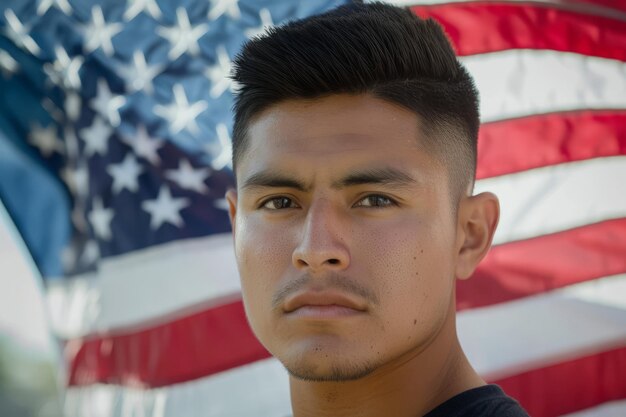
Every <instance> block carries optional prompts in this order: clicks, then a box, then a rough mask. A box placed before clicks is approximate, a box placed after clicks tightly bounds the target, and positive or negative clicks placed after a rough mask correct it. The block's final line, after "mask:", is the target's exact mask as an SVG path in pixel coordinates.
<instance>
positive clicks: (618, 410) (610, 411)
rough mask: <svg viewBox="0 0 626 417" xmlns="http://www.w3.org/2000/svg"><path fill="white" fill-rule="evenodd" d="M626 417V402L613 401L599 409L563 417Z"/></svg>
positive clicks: (590, 409)
mask: <svg viewBox="0 0 626 417" xmlns="http://www.w3.org/2000/svg"><path fill="white" fill-rule="evenodd" d="M624 416H626V400H622V401H612V402H610V403H605V404H602V405H599V406H597V407H593V408H588V409H586V410H582V411H579V412H577V413H572V414H567V415H564V416H562V417H624Z"/></svg>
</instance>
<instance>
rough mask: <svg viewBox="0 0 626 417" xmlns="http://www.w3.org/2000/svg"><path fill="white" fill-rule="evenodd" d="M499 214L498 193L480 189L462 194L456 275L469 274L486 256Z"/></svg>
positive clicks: (463, 276) (460, 277)
mask: <svg viewBox="0 0 626 417" xmlns="http://www.w3.org/2000/svg"><path fill="white" fill-rule="evenodd" d="M499 217H500V203H499V202H498V197H496V196H495V195H494V194H492V193H481V194H478V195H475V196H471V197H465V198H464V199H463V200H462V201H461V203H460V205H459V212H458V227H457V248H458V257H457V264H456V277H457V278H459V279H467V278H469V277H470V276H471V275H472V273H473V272H474V270H475V269H476V266H477V265H478V263H479V262H480V261H481V260H482V259H483V258H484V257H485V255H486V254H487V252H488V251H489V248H490V247H491V241H492V240H493V235H494V233H495V232H496V226H497V225H498V219H499Z"/></svg>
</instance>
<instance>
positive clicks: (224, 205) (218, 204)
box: [213, 198, 230, 211]
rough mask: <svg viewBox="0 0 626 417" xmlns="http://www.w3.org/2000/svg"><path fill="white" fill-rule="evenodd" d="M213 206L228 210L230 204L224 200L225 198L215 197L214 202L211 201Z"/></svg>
mask: <svg viewBox="0 0 626 417" xmlns="http://www.w3.org/2000/svg"><path fill="white" fill-rule="evenodd" d="M213 207H215V208H216V209H219V210H224V211H228V210H229V209H230V206H229V205H228V201H226V199H225V198H218V199H216V200H215V202H214V203H213Z"/></svg>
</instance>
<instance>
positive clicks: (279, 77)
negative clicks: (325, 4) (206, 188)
mask: <svg viewBox="0 0 626 417" xmlns="http://www.w3.org/2000/svg"><path fill="white" fill-rule="evenodd" d="M232 78H233V80H234V81H236V82H237V84H238V91H237V95H236V97H235V104H234V108H233V110H234V126H233V169H236V166H237V161H239V160H240V159H241V157H242V155H243V153H244V151H245V149H246V140H247V139H246V135H247V128H248V125H249V123H250V122H251V119H252V118H253V117H254V116H255V115H258V114H259V113H260V112H262V111H263V110H265V109H267V108H268V107H270V106H272V105H275V104H278V103H280V102H282V101H285V100H289V99H314V98H321V97H324V96H328V95H332V94H370V95H371V96H373V97H376V98H380V99H383V100H386V101H389V102H391V103H395V104H398V105H400V106H402V107H405V108H408V109H409V110H411V111H413V112H415V113H416V114H417V115H419V116H420V118H421V122H420V127H421V129H422V130H421V131H422V133H423V135H424V137H425V142H426V143H425V145H426V147H427V149H429V150H431V151H432V152H434V153H435V154H436V155H438V156H440V159H441V161H442V162H443V163H444V164H445V165H446V166H447V168H448V171H449V173H450V179H451V189H452V192H453V193H454V194H456V195H457V196H458V197H460V196H461V195H463V193H464V192H465V190H466V189H467V188H468V186H469V185H470V184H471V185H473V181H474V176H475V170H476V147H477V145H476V142H477V137H478V127H479V123H480V122H479V112H478V92H477V91H476V88H475V86H474V83H473V80H472V78H471V76H470V75H469V73H468V72H467V71H466V70H465V68H464V67H463V66H462V65H461V63H460V62H459V61H458V59H457V57H456V55H455V53H454V50H453V49H452V47H451V45H450V42H449V41H448V39H447V37H446V35H445V33H444V31H443V29H442V28H441V26H439V24H438V23H437V22H435V21H434V20H432V19H427V20H424V19H421V18H419V17H418V16H416V15H415V14H413V13H412V12H411V11H410V10H408V9H403V8H399V7H395V6H391V5H386V4H382V3H371V4H351V5H346V6H341V7H338V8H336V9H333V10H331V11H329V12H327V13H324V14H321V15H317V16H311V17H308V18H306V19H303V20H297V21H292V22H289V23H287V24H285V25H283V26H278V27H273V28H271V29H269V30H268V31H267V32H266V33H265V34H263V35H261V36H258V37H256V38H254V39H252V40H250V41H249V42H248V43H247V44H246V45H244V47H243V49H242V51H241V52H240V53H239V54H238V55H237V56H236V58H235V60H234V61H233V74H232Z"/></svg>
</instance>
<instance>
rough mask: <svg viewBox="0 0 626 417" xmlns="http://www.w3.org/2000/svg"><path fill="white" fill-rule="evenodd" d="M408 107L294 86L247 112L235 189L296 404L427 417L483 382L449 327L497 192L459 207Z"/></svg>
mask: <svg viewBox="0 0 626 417" xmlns="http://www.w3.org/2000/svg"><path fill="white" fill-rule="evenodd" d="M420 134H421V133H420V129H419V118H418V116H416V115H415V114H414V113H412V112H410V111H408V110H406V109H404V108H402V107H399V106H396V105H394V104H391V103H389V102H386V101H383V100H380V99H377V98H374V97H371V96H368V95H332V96H328V97H325V98H320V99H315V100H292V101H286V102H282V103H279V104H277V105H274V106H272V107H270V108H269V109H267V110H265V111H264V112H262V113H261V114H260V115H258V116H257V117H256V118H255V119H253V121H252V123H251V124H250V130H249V133H248V135H249V136H248V139H249V144H248V148H247V149H246V151H245V153H244V155H243V158H242V159H241V160H240V161H239V162H238V167H237V177H238V188H237V190H236V191H235V190H231V191H229V192H228V193H227V200H228V202H229V204H230V215H231V221H232V225H233V234H234V238H235V251H236V256H237V262H238V267H239V272H240V275H241V283H242V294H243V299H244V305H245V307H246V313H247V316H248V319H249V321H250V324H251V326H252V329H253V330H254V332H255V334H256V336H257V337H258V338H259V340H260V341H261V342H262V343H263V344H264V346H265V347H266V348H267V349H268V350H269V351H270V352H271V353H272V354H273V355H274V356H275V357H276V358H278V359H279V360H280V361H281V362H282V363H283V364H284V365H285V367H286V368H287V370H288V371H289V372H290V387H291V401H292V407H293V412H294V416H295V417H307V416H315V417H324V416H333V417H339V416H353V417H354V416H363V417H366V416H383V415H393V416H397V417H403V416H406V417H409V416H411V417H416V416H422V415H424V414H425V413H427V412H428V411H430V410H431V409H433V408H434V407H436V406H437V405H439V404H441V403H442V402H444V401H445V400H447V399H449V398H451V397H453V396H454V395H456V394H459V393H461V392H463V391H466V390H468V389H471V388H474V387H478V386H481V385H484V384H485V382H484V381H483V380H482V379H481V378H480V377H479V376H478V375H477V374H476V372H475V371H474V370H473V369H472V367H471V366H470V364H469V363H468V361H467V359H466V357H465V355H464V353H463V351H462V349H461V347H460V345H459V341H458V339H457V335H456V328H455V302H454V300H455V291H454V288H455V287H454V283H455V279H465V278H468V277H469V276H470V275H471V274H472V272H473V271H474V269H475V268H476V265H477V264H478V262H479V261H480V260H481V259H482V258H483V257H484V256H485V254H486V253H487V251H488V249H489V247H490V245H491V240H492V237H493V234H494V231H495V228H496V225H497V221H498V214H499V206H498V200H497V198H496V197H495V196H494V195H493V194H490V193H483V194H480V195H476V196H469V195H468V196H464V197H462V198H461V200H460V202H458V207H457V210H454V205H455V204H457V203H456V199H455V198H454V197H453V196H452V195H451V192H450V188H449V178H448V171H447V168H446V167H445V166H444V165H443V164H442V163H441V162H440V161H439V159H438V158H436V157H435V156H434V155H433V154H432V153H430V152H428V151H427V150H425V149H424V148H423V147H422V146H420Z"/></svg>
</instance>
